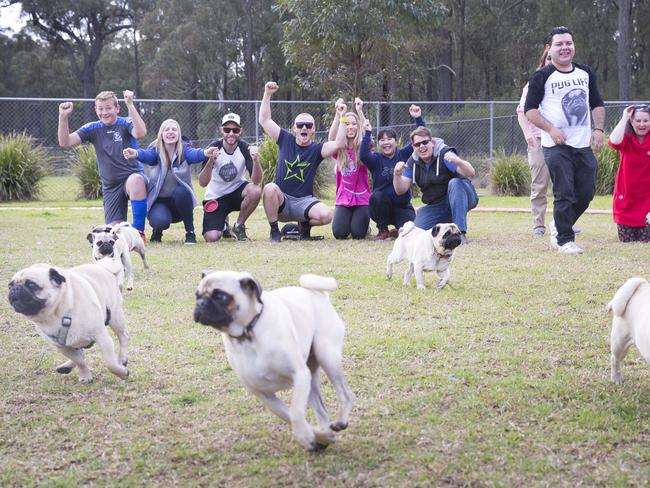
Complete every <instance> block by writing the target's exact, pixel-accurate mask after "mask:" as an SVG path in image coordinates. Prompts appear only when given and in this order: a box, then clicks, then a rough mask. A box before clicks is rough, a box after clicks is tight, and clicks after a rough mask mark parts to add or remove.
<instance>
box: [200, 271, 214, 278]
mask: <svg viewBox="0 0 650 488" xmlns="http://www.w3.org/2000/svg"><path fill="white" fill-rule="evenodd" d="M212 271H213V270H211V269H204V270H203V271H201V279H203V278H205V277H206V276H208V275H209V274H210V273H212Z"/></svg>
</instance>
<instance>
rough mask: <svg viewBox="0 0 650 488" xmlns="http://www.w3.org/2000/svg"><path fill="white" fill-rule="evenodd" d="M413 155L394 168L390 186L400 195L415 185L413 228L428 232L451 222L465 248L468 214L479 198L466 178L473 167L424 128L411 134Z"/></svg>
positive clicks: (471, 174) (472, 171)
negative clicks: (418, 204) (419, 193)
mask: <svg viewBox="0 0 650 488" xmlns="http://www.w3.org/2000/svg"><path fill="white" fill-rule="evenodd" d="M411 144H412V146H413V155H412V156H411V157H410V158H409V160H408V161H407V162H406V163H404V162H403V161H400V162H399V163H397V164H396V165H395V171H394V172H393V186H394V187H395V192H396V193H397V194H398V195H403V194H404V193H406V192H407V191H408V190H409V189H410V188H411V184H412V182H413V181H414V182H415V183H416V184H417V185H418V187H419V188H420V190H421V191H422V203H424V204H425V205H424V206H423V207H420V208H419V209H418V210H417V212H416V214H415V221H414V223H415V225H416V226H417V227H419V228H420V229H431V228H433V226H435V225H436V224H441V223H448V222H453V223H454V224H456V225H457V226H458V228H459V229H460V231H461V232H462V237H461V239H462V243H463V244H467V236H466V234H467V212H469V211H470V210H471V209H473V208H474V207H476V205H478V195H477V194H476V190H475V189H474V186H473V185H472V183H471V182H470V180H469V178H470V177H472V176H474V174H476V172H475V171H474V167H473V166H472V165H471V164H470V163H469V162H468V161H465V160H464V159H461V158H460V157H458V155H457V154H456V149H454V148H453V147H449V146H447V145H446V144H445V141H443V140H442V139H437V138H433V137H432V136H431V131H430V130H429V129H427V128H426V127H418V128H417V129H415V130H414V131H413V132H411Z"/></svg>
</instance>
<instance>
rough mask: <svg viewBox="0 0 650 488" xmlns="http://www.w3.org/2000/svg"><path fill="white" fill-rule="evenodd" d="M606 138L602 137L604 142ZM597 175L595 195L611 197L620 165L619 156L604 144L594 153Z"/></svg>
mask: <svg viewBox="0 0 650 488" xmlns="http://www.w3.org/2000/svg"><path fill="white" fill-rule="evenodd" d="M607 139H608V137H607V136H605V137H604V140H605V141H606V140H607ZM596 160H597V161H598V173H596V195H611V194H612V193H614V181H615V180H616V172H617V171H618V165H619V163H620V154H619V153H618V151H617V150H615V149H612V148H611V147H609V146H608V145H607V143H605V144H604V145H603V147H602V148H601V150H600V151H598V152H597V153H596Z"/></svg>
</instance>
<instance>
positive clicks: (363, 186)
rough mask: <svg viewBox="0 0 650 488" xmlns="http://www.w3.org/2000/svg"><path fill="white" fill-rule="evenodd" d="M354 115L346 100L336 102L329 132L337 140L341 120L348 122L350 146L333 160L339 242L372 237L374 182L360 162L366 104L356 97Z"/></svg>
mask: <svg viewBox="0 0 650 488" xmlns="http://www.w3.org/2000/svg"><path fill="white" fill-rule="evenodd" d="M354 105H355V108H356V110H357V112H356V113H354V112H346V109H347V106H346V105H345V103H344V102H343V99H342V98H339V99H338V100H337V101H336V104H335V105H334V107H335V115H334V120H333V121H332V126H331V127H330V131H329V140H330V141H333V140H335V139H336V134H337V133H338V129H339V123H340V121H341V119H347V122H348V125H347V129H346V131H345V136H346V140H347V145H346V147H345V148H343V149H339V150H338V151H337V152H336V153H335V154H334V156H332V158H333V159H334V162H335V168H334V173H335V176H336V200H335V208H334V218H333V219H332V233H333V234H334V237H335V238H336V239H347V238H348V236H350V235H351V236H352V238H353V239H363V238H365V237H366V235H367V234H368V226H369V225H370V213H369V212H368V202H369V201H370V183H369V182H368V168H367V167H366V166H365V165H364V164H363V163H361V161H359V146H360V145H361V129H360V126H363V124H364V122H365V117H364V115H363V101H362V100H361V99H360V98H356V99H355V101H354Z"/></svg>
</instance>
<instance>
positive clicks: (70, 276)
mask: <svg viewBox="0 0 650 488" xmlns="http://www.w3.org/2000/svg"><path fill="white" fill-rule="evenodd" d="M9 303H10V304H11V306H12V307H13V308H14V310H15V311H16V312H18V313H20V314H23V315H25V316H26V317H27V318H29V319H30V320H31V321H32V322H34V324H36V326H37V327H36V329H37V331H38V332H39V334H40V335H41V336H42V337H43V338H44V339H46V340H47V341H48V342H49V343H50V344H52V345H54V346H55V347H56V348H57V349H58V350H59V351H60V352H61V353H62V354H63V355H64V356H66V357H67V358H68V359H69V361H66V362H65V363H63V364H60V365H59V366H58V367H57V368H56V371H57V372H58V373H61V374H68V373H70V372H71V371H72V369H73V368H74V367H75V366H76V367H77V368H78V370H79V381H81V382H90V381H92V380H93V376H92V371H91V370H90V368H89V367H88V365H87V363H86V360H85V357H84V348H88V347H91V346H92V345H93V344H94V343H95V342H97V345H98V346H99V349H100V350H101V352H102V355H103V356H104V362H105V364H106V367H107V368H108V369H109V370H110V371H111V372H112V373H113V374H115V375H117V376H118V377H120V378H122V379H126V378H127V376H129V370H128V369H127V368H126V364H127V362H128V359H127V354H128V340H129V335H128V333H127V331H126V319H125V317H124V312H123V310H122V294H121V293H120V291H119V289H118V287H117V283H116V282H115V278H114V277H113V276H112V275H111V273H109V272H108V271H106V270H105V269H104V268H102V267H100V266H96V265H94V264H83V265H81V266H77V267H75V268H70V269H63V268H57V267H54V266H50V265H49V264H35V265H33V266H30V267H29V268H25V269H22V270H20V271H18V272H17V273H16V274H15V275H14V276H13V278H12V279H11V281H10V282H9ZM107 326H110V327H111V328H112V329H113V331H114V332H115V334H116V335H117V339H118V342H119V345H120V350H119V354H118V355H117V356H116V355H115V348H114V346H113V340H112V339H111V336H110V334H109V333H108V330H107Z"/></svg>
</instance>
